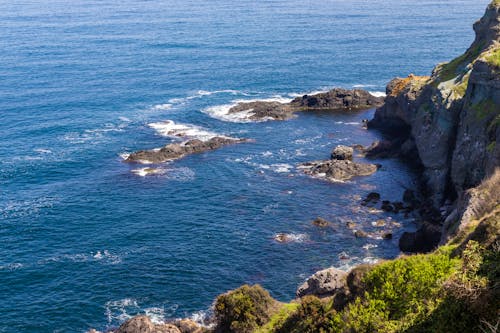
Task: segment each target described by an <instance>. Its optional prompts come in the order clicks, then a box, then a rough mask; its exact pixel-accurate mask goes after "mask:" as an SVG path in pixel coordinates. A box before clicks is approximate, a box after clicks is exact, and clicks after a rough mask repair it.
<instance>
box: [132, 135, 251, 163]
mask: <svg viewBox="0 0 500 333" xmlns="http://www.w3.org/2000/svg"><path fill="white" fill-rule="evenodd" d="M245 141H247V140H244V139H233V138H228V137H219V136H216V137H213V138H211V139H209V140H207V141H202V140H198V139H192V140H188V141H185V142H182V143H171V144H169V145H166V146H165V147H163V148H160V149H152V150H141V151H138V152H135V153H132V154H130V155H129V156H128V157H127V158H126V159H125V162H138V163H162V162H166V161H172V160H176V159H179V158H182V157H184V156H186V155H190V154H196V153H202V152H205V151H209V150H215V149H218V148H221V147H222V146H225V145H229V144H235V143H241V142H245Z"/></svg>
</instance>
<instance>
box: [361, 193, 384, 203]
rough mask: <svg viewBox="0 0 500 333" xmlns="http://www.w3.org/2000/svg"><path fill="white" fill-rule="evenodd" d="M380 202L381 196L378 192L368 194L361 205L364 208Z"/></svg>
mask: <svg viewBox="0 0 500 333" xmlns="http://www.w3.org/2000/svg"><path fill="white" fill-rule="evenodd" d="M379 200H380V194H379V193H377V192H370V193H368V195H367V196H366V198H364V199H363V201H362V202H361V204H362V205H363V206H367V205H369V204H376V203H377V202H379Z"/></svg>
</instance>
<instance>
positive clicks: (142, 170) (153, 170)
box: [131, 168, 165, 177]
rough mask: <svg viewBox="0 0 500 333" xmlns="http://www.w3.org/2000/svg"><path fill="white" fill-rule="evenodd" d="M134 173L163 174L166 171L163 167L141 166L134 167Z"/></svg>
mask: <svg viewBox="0 0 500 333" xmlns="http://www.w3.org/2000/svg"><path fill="white" fill-rule="evenodd" d="M131 172H132V173H133V174H136V175H138V176H141V177H146V176H151V175H161V174H164V173H165V170H164V169H161V168H140V169H134V170H132V171H131Z"/></svg>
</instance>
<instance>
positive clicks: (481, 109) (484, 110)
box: [471, 99, 499, 120]
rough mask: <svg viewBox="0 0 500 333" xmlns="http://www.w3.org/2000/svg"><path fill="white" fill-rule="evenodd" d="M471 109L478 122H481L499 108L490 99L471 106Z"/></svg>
mask: <svg viewBox="0 0 500 333" xmlns="http://www.w3.org/2000/svg"><path fill="white" fill-rule="evenodd" d="M471 109H472V110H473V111H474V112H475V114H476V118H477V119H478V120H483V119H485V118H486V117H488V116H489V115H490V114H492V113H493V112H497V110H498V109H499V106H498V105H496V104H495V102H494V101H493V100H491V99H484V100H482V101H481V102H479V103H476V104H472V105H471Z"/></svg>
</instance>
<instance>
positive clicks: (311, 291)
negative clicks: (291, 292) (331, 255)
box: [296, 267, 347, 298]
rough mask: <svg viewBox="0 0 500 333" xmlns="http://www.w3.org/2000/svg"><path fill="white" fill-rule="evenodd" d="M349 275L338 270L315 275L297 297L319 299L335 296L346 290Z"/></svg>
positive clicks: (305, 283) (328, 270) (300, 288)
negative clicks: (315, 297) (311, 296)
mask: <svg viewBox="0 0 500 333" xmlns="http://www.w3.org/2000/svg"><path fill="white" fill-rule="evenodd" d="M346 277H347V273H346V272H344V271H341V270H339V269H336V268H333V267H331V268H327V269H324V270H322V271H319V272H316V273H314V274H313V275H312V276H311V277H309V278H308V279H307V281H306V282H304V283H303V284H302V285H301V286H300V287H299V288H298V289H297V293H296V295H297V297H299V298H300V297H304V296H306V295H315V296H317V297H320V298H321V297H329V296H333V295H334V294H335V293H336V292H338V291H340V290H341V289H343V288H345V286H346Z"/></svg>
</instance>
